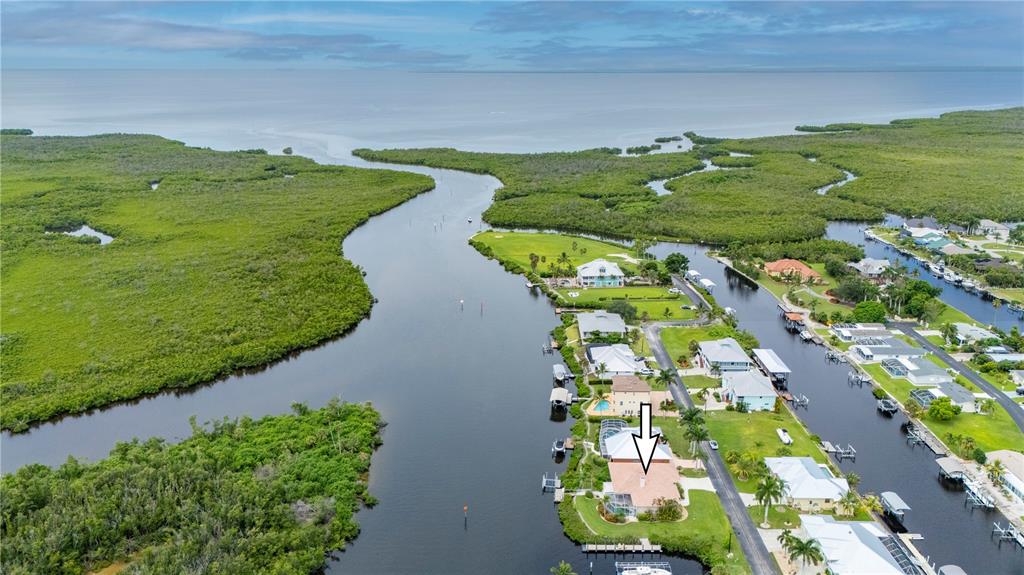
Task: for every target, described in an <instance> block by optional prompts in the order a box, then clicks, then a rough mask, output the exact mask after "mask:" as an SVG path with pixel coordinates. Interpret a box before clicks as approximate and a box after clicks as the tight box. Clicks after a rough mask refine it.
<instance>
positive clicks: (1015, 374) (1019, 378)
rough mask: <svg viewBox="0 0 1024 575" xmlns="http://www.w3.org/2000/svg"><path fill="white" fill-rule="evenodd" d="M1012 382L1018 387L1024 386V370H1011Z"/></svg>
mask: <svg viewBox="0 0 1024 575" xmlns="http://www.w3.org/2000/svg"><path fill="white" fill-rule="evenodd" d="M1010 381H1012V382H1013V383H1015V384H1016V385H1024V369H1011V370H1010Z"/></svg>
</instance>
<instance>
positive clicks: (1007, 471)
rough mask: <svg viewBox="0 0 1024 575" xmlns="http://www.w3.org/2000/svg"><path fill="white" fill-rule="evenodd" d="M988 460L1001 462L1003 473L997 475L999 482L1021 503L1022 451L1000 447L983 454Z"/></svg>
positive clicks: (1023, 497)
mask: <svg viewBox="0 0 1024 575" xmlns="http://www.w3.org/2000/svg"><path fill="white" fill-rule="evenodd" d="M985 455H986V456H987V457H988V461H996V460H999V461H1001V462H1003V468H1004V470H1003V474H1002V476H1000V477H999V483H1001V484H1002V486H1003V487H1005V488H1006V490H1007V491H1009V492H1010V493H1012V494H1013V495H1014V496H1015V497H1016V498H1017V499H1019V500H1020V502H1021V503H1024V453H1021V452H1019V451H1011V450H1009V449H1000V450H997V451H989V452H988V453H986V454H985Z"/></svg>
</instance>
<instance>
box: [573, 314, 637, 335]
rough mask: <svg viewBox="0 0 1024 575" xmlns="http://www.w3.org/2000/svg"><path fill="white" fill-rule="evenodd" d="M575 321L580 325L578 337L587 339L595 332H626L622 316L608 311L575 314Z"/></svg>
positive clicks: (606, 333)
mask: <svg viewBox="0 0 1024 575" xmlns="http://www.w3.org/2000/svg"><path fill="white" fill-rule="evenodd" d="M576 323H577V324H578V325H579V327H580V337H582V338H583V339H587V338H588V337H590V336H592V335H596V334H600V335H608V334H613V333H616V334H619V335H623V334H625V333H626V322H625V321H623V319H622V316H621V315H619V314H617V313H611V312H608V311H601V310H599V311H592V312H583V313H578V314H576Z"/></svg>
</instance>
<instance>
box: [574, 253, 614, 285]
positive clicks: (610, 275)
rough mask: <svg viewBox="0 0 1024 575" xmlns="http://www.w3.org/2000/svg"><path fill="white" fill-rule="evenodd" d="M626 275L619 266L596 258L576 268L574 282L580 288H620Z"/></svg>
mask: <svg viewBox="0 0 1024 575" xmlns="http://www.w3.org/2000/svg"><path fill="white" fill-rule="evenodd" d="M625 280H626V274H624V273H622V269H621V268H619V264H617V263H615V262H610V261H608V260H606V259H602V258H598V259H596V260H594V261H592V262H587V263H585V264H583V265H581V266H576V281H577V282H579V285H580V286H582V287H622V285H623V284H624V283H625Z"/></svg>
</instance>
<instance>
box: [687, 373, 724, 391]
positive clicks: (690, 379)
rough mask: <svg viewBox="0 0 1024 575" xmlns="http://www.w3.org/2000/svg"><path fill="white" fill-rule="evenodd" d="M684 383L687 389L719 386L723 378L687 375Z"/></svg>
mask: <svg viewBox="0 0 1024 575" xmlns="http://www.w3.org/2000/svg"><path fill="white" fill-rule="evenodd" d="M683 385H685V386H686V388H687V389H701V388H705V387H719V386H721V385H722V380H720V379H716V378H714V377H708V376H706V375H687V376H684V377H683Z"/></svg>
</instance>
